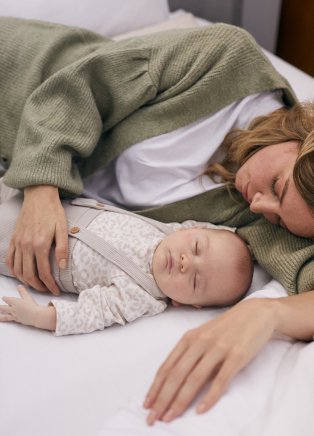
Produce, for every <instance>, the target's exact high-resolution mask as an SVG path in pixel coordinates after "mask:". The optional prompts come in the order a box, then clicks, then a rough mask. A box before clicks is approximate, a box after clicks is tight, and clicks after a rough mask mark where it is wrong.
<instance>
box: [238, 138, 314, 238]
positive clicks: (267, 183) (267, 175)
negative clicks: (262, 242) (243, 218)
mask: <svg viewBox="0 0 314 436" xmlns="http://www.w3.org/2000/svg"><path fill="white" fill-rule="evenodd" d="M297 156H298V144H297V142H294V141H291V142H284V143H281V144H276V145H270V146H267V147H265V148H263V149H262V150H260V151H258V152H257V153H255V154H254V155H253V156H252V157H250V158H249V159H248V160H247V161H246V162H245V163H244V164H243V165H242V167H241V168H240V169H239V170H238V172H237V174H236V180H235V185H236V188H237V190H238V191H239V192H241V194H242V196H243V198H244V199H245V200H246V201H247V202H248V203H249V204H250V209H251V211H252V212H254V213H261V214H263V215H264V216H265V218H266V219H267V220H268V221H270V222H271V223H273V224H279V225H281V226H282V227H284V228H287V229H288V230H290V232H292V233H294V234H295V235H299V236H305V237H310V238H313V237H314V214H313V212H311V210H310V209H309V207H308V206H307V204H306V203H305V200H304V199H303V198H302V197H301V195H300V194H299V192H298V191H297V189H296V186H295V183H294V180H293V167H294V164H295V161H296V158H297Z"/></svg>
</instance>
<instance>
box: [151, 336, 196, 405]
mask: <svg viewBox="0 0 314 436" xmlns="http://www.w3.org/2000/svg"><path fill="white" fill-rule="evenodd" d="M187 346H188V344H187V343H186V341H185V338H184V337H183V338H182V339H181V340H180V341H179V343H178V344H177V345H176V347H175V348H174V349H173V351H172V352H171V353H170V354H169V356H168V357H167V359H166V360H165V362H164V363H163V364H162V365H161V367H160V368H159V369H158V371H157V374H156V376H155V379H154V381H153V383H152V385H151V387H150V389H149V391H148V393H147V395H146V398H145V401H144V407H145V408H146V409H149V408H150V407H151V405H152V404H153V403H154V401H155V399H156V397H157V395H158V394H159V392H160V390H161V388H162V386H163V384H164V382H165V380H166V379H167V377H168V375H169V373H170V371H171V370H172V368H173V367H174V365H175V364H176V362H177V360H178V359H180V358H181V357H182V355H183V354H184V352H185V350H186V349H187Z"/></svg>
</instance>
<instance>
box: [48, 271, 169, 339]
mask: <svg viewBox="0 0 314 436" xmlns="http://www.w3.org/2000/svg"><path fill="white" fill-rule="evenodd" d="M49 304H50V305H53V306H54V307H55V309H56V312H57V325H56V331H55V333H54V334H55V335H56V336H62V335H71V334H79V333H90V332H93V331H95V330H103V329H104V328H105V327H109V326H111V325H113V324H120V325H124V324H126V323H127V322H131V321H134V320H135V319H136V318H139V317H141V316H152V315H156V314H158V313H160V312H163V311H164V310H165V308H166V306H167V304H166V302H165V301H163V300H156V299H155V298H153V297H152V296H151V295H150V294H149V293H148V292H146V291H144V290H143V289H142V288H140V287H139V286H138V285H137V284H136V283H135V282H134V281H131V280H129V279H128V278H125V277H121V278H117V279H116V280H115V284H113V285H111V286H109V287H105V286H99V285H97V286H95V287H93V288H91V289H87V290H85V291H82V292H81V293H80V294H79V297H78V301H77V302H72V301H65V300H63V301H62V300H61V299H60V300H59V299H53V300H52V301H51V302H50V303H49Z"/></svg>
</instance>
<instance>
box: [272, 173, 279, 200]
mask: <svg viewBox="0 0 314 436" xmlns="http://www.w3.org/2000/svg"><path fill="white" fill-rule="evenodd" d="M278 180H279V177H275V178H274V180H273V181H272V184H271V193H272V194H273V196H274V197H277V193H276V184H277V182H278Z"/></svg>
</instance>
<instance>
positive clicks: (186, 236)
mask: <svg viewBox="0 0 314 436" xmlns="http://www.w3.org/2000/svg"><path fill="white" fill-rule="evenodd" d="M153 275H154V278H155V281H156V283H157V285H158V287H159V288H160V289H161V291H162V292H163V293H164V294H165V295H167V296H168V297H169V298H171V299H172V301H173V302H174V303H181V304H191V305H193V306H197V307H199V306H228V305H231V304H235V303H236V302H237V301H239V300H240V299H241V297H243V296H244V294H245V293H246V292H247V290H248V289H249V286H250V284H251V281H252V275H253V261H252V258H251V255H250V252H249V250H248V248H247V246H246V244H245V243H244V242H243V241H242V239H241V238H240V237H239V236H238V235H236V234H235V233H233V232H231V231H229V230H220V229H219V230H218V229H207V228H192V229H184V230H178V231H176V232H174V233H171V234H170V235H168V236H166V237H165V238H164V239H163V240H162V241H161V242H160V244H159V245H158V246H157V248H156V250H155V253H154V256H153Z"/></svg>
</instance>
